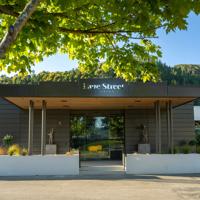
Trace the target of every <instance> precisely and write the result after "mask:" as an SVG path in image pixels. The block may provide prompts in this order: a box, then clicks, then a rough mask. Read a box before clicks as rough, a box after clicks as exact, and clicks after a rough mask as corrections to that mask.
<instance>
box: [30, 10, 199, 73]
mask: <svg viewBox="0 0 200 200" xmlns="http://www.w3.org/2000/svg"><path fill="white" fill-rule="evenodd" d="M187 21H188V29H187V30H186V31H179V30H177V31H175V32H170V33H168V34H166V33H165V32H164V31H163V30H158V36H159V38H158V39H156V40H155V43H156V44H158V45H159V46H161V49H162V52H163V56H162V58H161V61H162V62H164V63H166V64H167V65H169V66H174V65H176V64H200V16H196V15H195V14H193V13H192V14H190V16H189V18H188V20H187ZM76 67H77V62H76V61H71V60H69V58H68V56H67V55H60V54H57V55H54V56H51V57H48V58H45V59H44V61H43V62H41V63H38V64H36V65H35V66H33V68H32V69H33V70H34V71H35V72H36V73H38V72H41V71H44V70H45V71H67V70H70V69H72V68H76Z"/></svg>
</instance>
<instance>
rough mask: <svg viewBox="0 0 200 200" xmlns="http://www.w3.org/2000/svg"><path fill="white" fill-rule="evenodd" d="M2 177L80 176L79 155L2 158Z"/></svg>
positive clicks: (0, 174) (0, 167) (0, 161)
mask: <svg viewBox="0 0 200 200" xmlns="http://www.w3.org/2000/svg"><path fill="white" fill-rule="evenodd" d="M0 163H1V164H0V176H36V175H78V174H79V155H78V154H75V155H69V156H68V155H45V156H41V155H33V156H7V155H6V156H0Z"/></svg>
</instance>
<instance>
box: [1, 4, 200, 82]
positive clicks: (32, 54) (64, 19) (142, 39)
mask: <svg viewBox="0 0 200 200" xmlns="http://www.w3.org/2000/svg"><path fill="white" fill-rule="evenodd" d="M34 2H35V7H34V9H33V10H32V11H31V13H30V12H29V15H28V14H27V15H25V14H24V13H23V12H22V11H24V10H25V6H26V5H27V4H28V3H34ZM36 2H37V3H39V4H38V5H37V6H36ZM192 11H193V12H195V13H196V14H199V12H200V1H199V0H167V1H166V0H153V1H152V0H145V1H144V0H109V1H108V0H38V1H36V0H29V1H28V0H0V24H1V26H0V39H1V40H2V42H1V43H3V38H4V39H5V36H6V35H9V34H10V35H9V36H12V34H13V33H15V31H16V30H18V29H17V28H16V26H15V25H16V22H17V23H18V22H21V23H24V26H23V27H22V26H20V29H19V31H20V32H19V34H18V35H17V36H16V39H14V42H13V43H12V45H11V47H10V48H9V50H8V51H7V52H6V54H5V57H4V58H3V59H0V70H6V71H8V72H11V71H14V72H21V73H24V72H25V71H27V70H28V71H30V70H31V66H32V65H34V63H35V62H39V61H42V60H43V58H44V57H45V56H50V55H53V54H55V53H58V52H60V53H64V54H68V55H69V57H70V58H71V59H77V60H78V62H79V69H80V71H81V72H84V73H86V74H87V73H89V72H90V71H93V69H94V68H95V67H96V66H98V67H99V68H101V69H102V70H104V71H105V72H107V71H110V70H111V69H112V70H113V71H114V73H115V74H116V76H117V77H121V78H124V79H125V80H138V79H139V80H143V81H149V80H151V81H156V80H158V78H159V76H158V69H157V67H156V65H155V63H156V61H157V59H158V58H159V57H160V56H161V50H160V47H159V46H157V45H155V44H154V43H153V42H152V40H151V39H152V38H156V37H157V34H156V31H157V29H159V28H163V29H164V30H165V31H166V32H170V31H175V30H176V29H177V28H178V29H182V30H183V29H186V28H187V21H186V19H187V17H188V14H189V13H190V12H192ZM20 14H21V15H20ZM19 18H20V20H21V21H20V20H19ZM22 19H24V21H23V20H22ZM17 20H18V21H17ZM21 25H22V24H21ZM18 27H19V26H18ZM10 38H12V37H10Z"/></svg>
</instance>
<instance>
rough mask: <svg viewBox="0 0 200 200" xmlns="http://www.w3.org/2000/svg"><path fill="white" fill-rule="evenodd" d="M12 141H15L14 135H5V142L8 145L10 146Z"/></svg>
mask: <svg viewBox="0 0 200 200" xmlns="http://www.w3.org/2000/svg"><path fill="white" fill-rule="evenodd" d="M12 143H13V136H12V135H9V134H7V135H5V136H4V137H3V144H4V145H5V146H6V147H9V146H10V145H11V144H12Z"/></svg>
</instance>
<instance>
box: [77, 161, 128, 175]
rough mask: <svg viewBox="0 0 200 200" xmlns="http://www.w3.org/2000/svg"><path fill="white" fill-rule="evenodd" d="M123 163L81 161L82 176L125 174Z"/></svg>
mask: <svg viewBox="0 0 200 200" xmlns="http://www.w3.org/2000/svg"><path fill="white" fill-rule="evenodd" d="M124 173H125V172H124V166H123V165H122V162H121V161H110V160H109V161H81V168H80V175H104V174H117V175H118V174H124Z"/></svg>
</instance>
